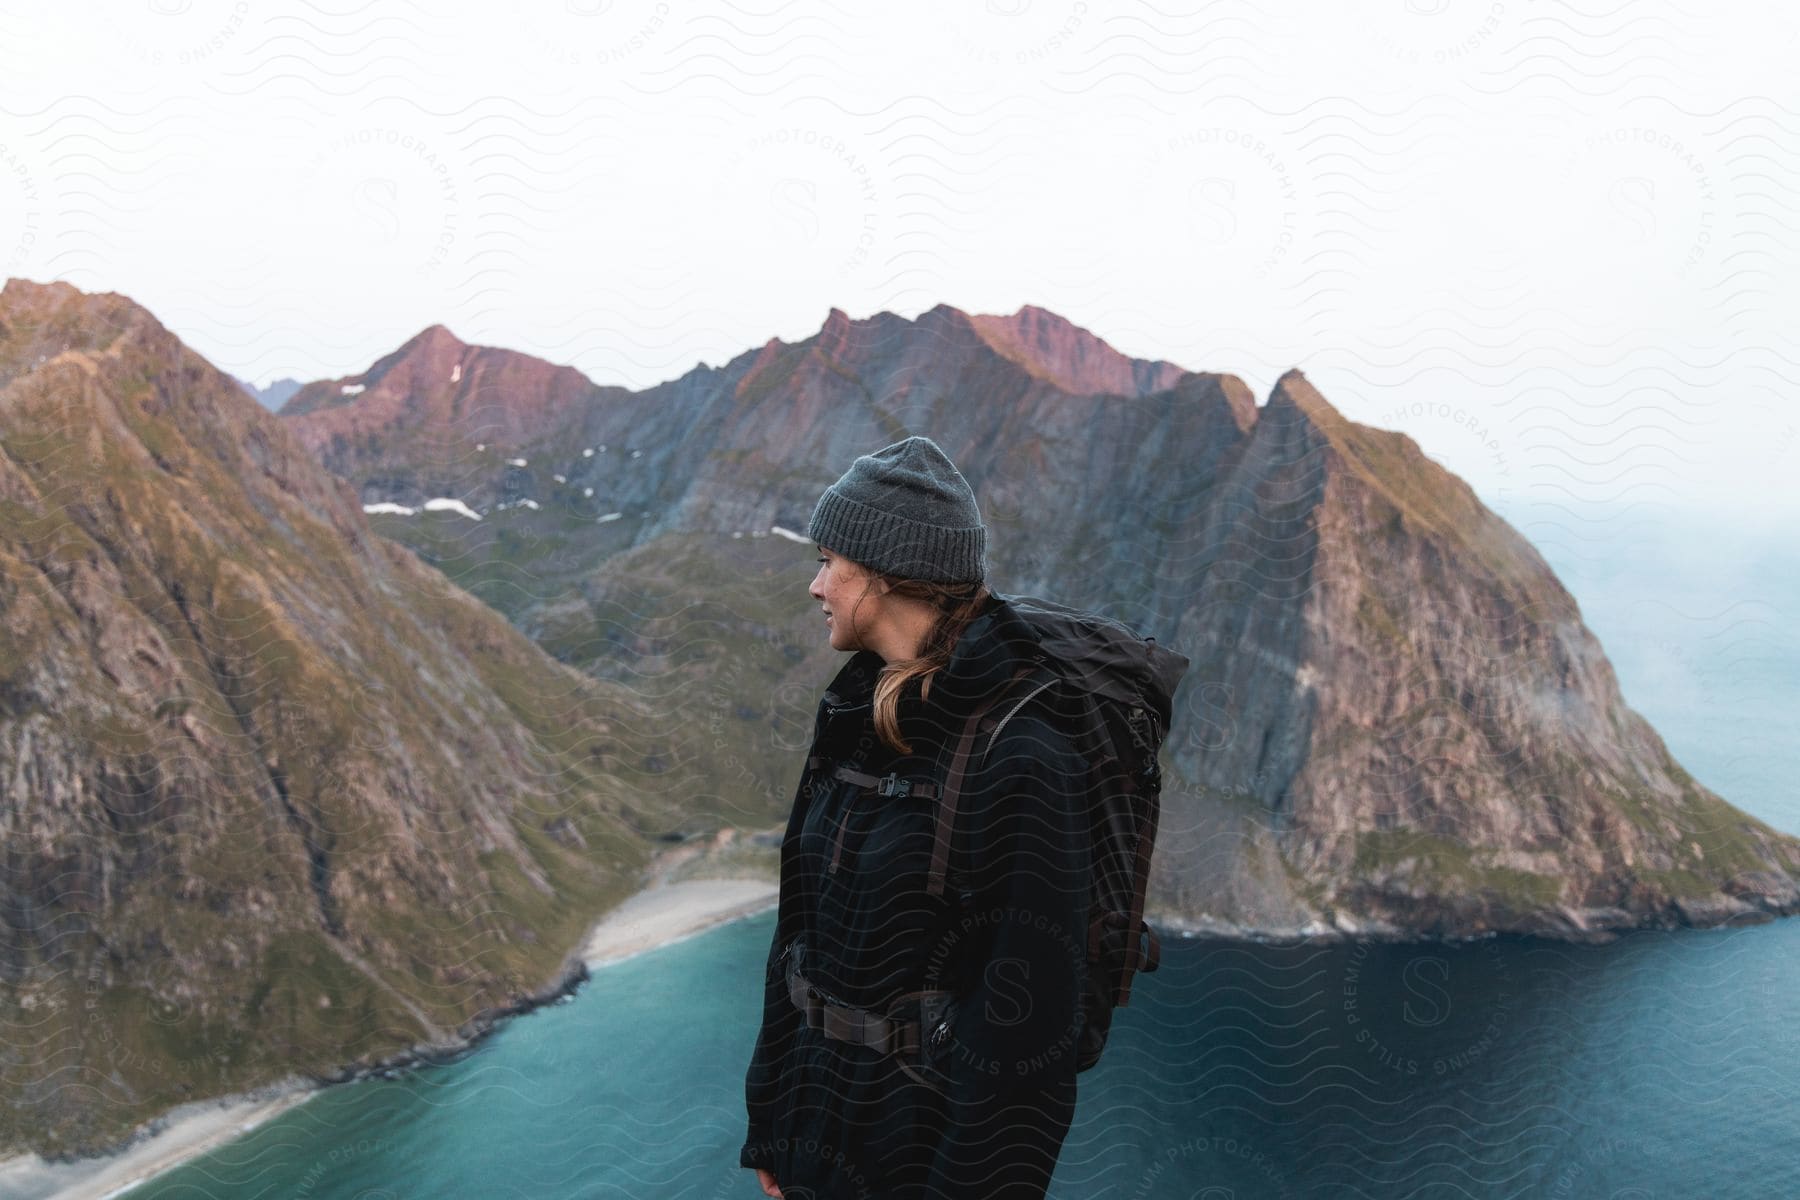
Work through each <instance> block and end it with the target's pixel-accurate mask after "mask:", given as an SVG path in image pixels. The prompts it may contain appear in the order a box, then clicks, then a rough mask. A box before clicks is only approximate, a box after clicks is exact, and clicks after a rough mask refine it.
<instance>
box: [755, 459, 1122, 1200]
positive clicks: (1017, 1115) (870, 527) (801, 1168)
mask: <svg viewBox="0 0 1800 1200" xmlns="http://www.w3.org/2000/svg"><path fill="white" fill-rule="evenodd" d="M808 533H809V536H810V537H811V538H812V539H813V540H814V542H815V543H816V544H817V546H818V549H819V554H820V557H819V563H820V566H819V571H818V574H817V575H816V576H815V577H814V579H813V582H812V585H811V589H810V590H811V593H812V596H813V598H814V599H815V600H817V601H818V602H819V604H820V606H821V608H822V609H823V612H824V618H823V619H824V620H825V622H826V627H827V629H828V631H829V636H830V639H831V645H832V647H833V648H834V649H838V650H845V651H851V652H853V653H852V656H851V658H850V660H849V661H848V662H846V663H845V664H844V666H843V668H842V669H841V670H840V671H839V672H838V674H837V676H836V677H835V678H834V679H833V680H832V682H831V685H830V686H829V688H828V689H827V690H826V692H825V695H824V697H823V699H822V700H821V702H820V705H819V712H818V716H817V719H816V720H815V723H814V727H813V740H812V745H811V749H810V752H809V754H808V756H807V764H806V769H805V771H804V772H803V773H802V775H801V779H800V784H799V787H798V789H797V791H796V795H795V800H794V808H793V812H792V814H791V816H790V817H789V820H788V828H787V835H786V837H785V839H784V841H783V842H782V850H781V899H780V904H779V908H778V915H777V920H776V929H775V935H774V937H773V939H772V940H771V942H770V946H769V957H768V961H767V964H766V968H765V972H764V985H765V986H764V998H763V1021H762V1028H761V1031H760V1032H759V1034H758V1036H757V1041H756V1048H755V1052H754V1054H753V1056H752V1059H751V1063H750V1069H749V1072H748V1075H747V1078H746V1080H745V1095H746V1100H747V1107H748V1111H749V1118H750V1120H749V1135H748V1137H747V1138H746V1140H745V1142H744V1145H743V1148H742V1151H741V1153H740V1157H739V1161H740V1163H741V1165H743V1166H745V1167H750V1168H754V1169H755V1170H756V1176H757V1181H758V1182H759V1183H760V1184H761V1186H762V1191H763V1193H764V1194H765V1195H768V1196H777V1197H784V1198H785V1200H825V1198H827V1197H829V1198H831V1200H852V1198H856V1200H862V1198H869V1197H883V1198H896V1200H897V1198H906V1200H913V1198H919V1200H925V1198H935V1200H971V1198H975V1197H980V1198H982V1200H987V1198H995V1200H1026V1198H1032V1200H1035V1198H1038V1197H1042V1196H1043V1195H1044V1192H1045V1189H1046V1188H1047V1187H1048V1185H1049V1179H1050V1174H1051V1171H1052V1169H1053V1168H1054V1166H1055V1163H1056V1159H1057V1156H1058V1154H1059V1153H1060V1151H1061V1148H1062V1143H1063V1139H1064V1137H1065V1136H1066V1135H1067V1133H1068V1129H1069V1125H1070V1122H1071V1119H1072V1117H1073V1113H1074V1105H1075V1049H1076V1046H1077V1044H1078V1039H1079V1037H1080V1032H1081V1000H1080V997H1081V993H1082V988H1083V986H1084V984H1085V972H1086V959H1085V946H1084V944H1083V941H1082V931H1083V930H1084V929H1085V926H1086V919H1087V911H1088V900H1089V884H1090V880H1089V858H1088V853H1089V851H1088V842H1087V826H1086V824H1085V816H1084V813H1083V810H1082V807H1081V804H1082V797H1081V796H1080V795H1079V794H1077V792H1076V791H1075V789H1074V787H1073V785H1072V784H1071V783H1070V781H1071V780H1073V779H1075V778H1077V777H1079V774H1080V771H1079V768H1080V760H1079V759H1078V758H1077V756H1076V754H1075V752H1074V750H1073V749H1072V748H1071V746H1070V743H1069V741H1068V739H1067V737H1066V736H1064V735H1063V734H1062V733H1061V732H1059V722H1060V719H1061V714H1060V713H1059V711H1058V697H1057V689H1056V688H1054V687H1053V688H1050V689H1048V690H1043V689H1038V690H1037V691H1036V692H1035V693H1034V694H1032V695H1031V696H1030V697H1029V698H1026V697H1025V696H1023V695H1022V692H1023V691H1024V689H1021V688H1018V687H1014V686H1013V685H1014V684H1015V682H1017V674H1018V673H1019V672H1020V670H1021V669H1022V668H1024V667H1026V666H1028V665H1029V664H1030V663H1031V662H1032V661H1033V660H1034V656H1037V655H1039V654H1040V653H1041V652H1040V651H1039V650H1038V648H1037V641H1036V638H1035V637H1034V636H1033V634H1032V633H1031V631H1030V628H1029V627H1028V626H1027V625H1026V624H1025V623H1024V622H1023V620H1021V619H1020V618H1019V616H1018V615H1017V614H1016V613H1015V612H1014V611H1013V610H1012V608H1011V606H1010V605H1009V604H1008V603H1007V602H1006V600H1005V599H1004V598H1002V597H1000V596H997V595H995V594H993V593H992V592H990V591H989V590H988V588H987V587H986V586H985V585H984V583H983V579H984V577H985V574H986V569H985V568H986V564H985V551H986V536H987V530H986V528H985V526H983V525H982V523H981V517H980V512H979V510H978V509H977V507H976V503H975V497H974V494H973V493H972V492H971V490H970V488H969V485H968V483H967V481H965V480H964V478H963V476H962V474H961V473H960V472H959V471H957V469H956V467H955V466H954V465H952V463H951V462H950V460H949V459H948V458H947V457H945V455H944V452H943V451H942V450H941V449H940V448H939V447H938V446H937V444H936V443H935V442H933V441H932V440H931V439H930V438H925V437H909V438H907V439H905V440H904V441H901V442H897V443H895V444H893V445H891V446H887V447H885V448H883V449H881V450H878V451H876V452H875V453H874V454H867V455H863V456H862V457H860V458H858V459H856V461H855V462H854V463H853V464H852V465H851V467H850V469H849V470H848V471H846V472H845V473H844V475H843V477H842V478H840V479H839V480H838V481H837V482H836V483H834V484H832V485H831V486H830V487H829V488H827V489H826V491H825V493H824V495H823V496H821V497H820V499H819V502H818V504H817V506H816V507H815V509H814V511H813V515H812V521H811V524H810V526H809V530H808ZM1021 700H1024V701H1025V702H1024V703H1020V701H1021ZM989 705H991V706H992V708H991V709H990V710H989V711H990V712H991V713H992V714H993V718H994V719H998V718H999V717H1001V716H1004V720H1003V721H1001V723H1000V724H999V725H998V727H997V728H994V729H992V730H991V731H989V732H988V733H984V735H983V736H982V737H981V739H980V741H979V742H978V743H975V745H976V746H977V748H978V752H977V753H965V754H964V755H961V756H959V755H958V754H957V749H958V743H959V741H960V740H961V736H960V735H961V734H962V731H963V729H964V722H965V718H966V717H967V716H968V715H969V714H970V713H971V712H974V711H975V710H976V709H977V708H979V707H983V706H989ZM1008 714H1010V715H1008ZM990 737H991V740H990ZM958 762H960V763H961V764H962V766H963V775H962V784H961V787H960V789H959V803H958V805H957V809H956V815H955V819H954V822H953V824H951V825H950V826H947V827H946V828H947V829H948V830H950V832H951V834H952V835H953V836H951V838H950V842H949V843H948V854H949V858H948V870H947V872H946V873H945V876H944V878H945V880H946V886H944V887H943V888H942V890H941V894H938V895H932V894H930V890H929V889H928V888H927V886H926V883H927V879H928V872H929V867H930V864H931V859H932V854H933V852H934V849H937V847H936V844H935V843H936V838H937V836H938V825H937V820H936V818H937V802H938V801H937V796H938V794H939V791H938V790H934V789H940V790H941V786H942V784H943V782H944V780H945V778H946V776H947V774H948V773H949V771H950V770H951V769H952V768H953V767H954V766H955V765H956V764H957V763H958ZM884 780H885V782H884Z"/></svg>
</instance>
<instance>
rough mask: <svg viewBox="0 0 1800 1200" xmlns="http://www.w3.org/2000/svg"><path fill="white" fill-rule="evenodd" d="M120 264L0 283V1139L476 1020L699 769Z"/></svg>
mask: <svg viewBox="0 0 1800 1200" xmlns="http://www.w3.org/2000/svg"><path fill="white" fill-rule="evenodd" d="M674 745H677V743H676V741H675V740H674V739H673V738H672V737H670V736H669V735H667V734H665V733H664V732H662V731H660V730H659V729H658V720H657V715H656V714H655V713H653V712H649V711H647V710H645V709H644V708H643V707H642V706H641V705H640V703H639V701H638V698H637V697H635V696H633V695H632V694H630V693H627V692H624V691H623V690H621V689H618V688H616V687H611V686H609V685H606V684H604V683H601V682H598V681H596V680H594V679H593V678H591V677H590V676H587V675H584V674H582V673H579V672H577V671H574V670H571V669H569V668H567V667H565V666H563V665H561V664H559V663H557V662H556V661H555V660H554V659H552V658H550V657H549V656H547V655H545V654H544V653H543V652H542V651H541V650H539V649H538V648H537V647H536V646H535V645H533V644H532V643H531V642H530V641H529V640H528V639H526V638H524V637H522V636H521V635H520V634H519V633H518V632H517V631H516V630H515V629H513V628H512V627H511V626H510V625H508V624H507V622H506V621H505V620H504V619H502V618H501V617H500V616H498V615H497V614H495V613H494V612H493V611H492V610H491V609H489V608H487V607H486V606H484V605H482V604H480V603H479V602H477V601H476V600H474V599H473V598H471V597H470V596H468V595H467V594H466V593H463V592H461V591H460V590H458V589H457V588H455V587H453V586H451V585H450V584H449V583H448V582H446V581H445V579H444V578H443V576H442V575H441V574H440V573H439V572H437V571H435V570H432V569H430V568H429V567H426V566H424V565H422V564H421V563H420V562H419V561H418V560H417V558H416V557H415V556H414V555H413V554H412V553H410V552H408V551H406V550H404V549H402V548H401V547H399V546H398V545H396V544H395V543H393V542H391V541H388V540H387V539H385V538H382V537H378V536H375V535H374V534H373V533H372V532H371V531H370V529H369V526H368V522H367V518H366V517H365V516H364V514H363V513H362V511H361V510H360V507H359V505H358V504H357V503H356V496H355V494H354V492H353V491H352V490H351V489H350V488H349V487H348V486H347V485H345V484H344V483H343V482H342V481H341V480H339V479H337V478H334V477H333V476H331V475H330V474H328V473H327V472H326V471H325V470H324V469H323V468H321V467H320V465H319V464H318V462H317V461H316V460H315V458H314V457H313V456H312V455H311V454H310V453H309V452H308V451H307V449H306V448H305V447H304V446H302V445H301V444H300V442H299V441H298V440H297V439H296V438H295V437H294V435H293V433H292V432H291V431H290V429H289V428H288V427H287V426H286V425H285V424H284V423H283V422H281V421H280V420H279V419H278V418H276V417H275V416H274V415H273V414H271V413H269V412H266V411H264V410H263V409H262V408H260V407H259V406H258V404H257V403H256V401H255V400H253V399H252V398H251V397H249V396H247V395H246V394H245V393H244V392H243V391H242V389H241V388H240V387H238V386H237V385H236V383H235V382H233V381H232V380H231V379H230V378H229V377H227V376H226V375H224V374H222V373H221V372H219V371H218V370H216V369H214V368H213V367H212V366H211V365H210V364H209V363H207V362H206V361H205V360H204V359H202V358H201V357H200V356H198V355H197V354H195V353H194V352H193V351H191V350H190V349H188V348H187V347H185V346H184V345H182V343H181V342H180V341H179V340H178V339H177V338H176V337H175V336H173V335H172V334H171V333H170V332H169V331H168V330H166V329H164V328H163V327H162V326H161V325H160V324H159V323H158V322H157V321H156V320H155V319H154V318H153V317H152V316H151V315H150V314H149V313H147V312H145V311H144V310H143V309H142V308H140V307H138V306H137V305H135V304H133V303H131V302H130V301H129V300H127V299H125V298H124V297H121V296H117V295H113V294H95V295H88V294H84V293H82V292H80V291H78V290H76V289H75V288H73V287H71V286H69V285H67V284H62V283H56V284H48V285H40V284H35V283H30V282H26V281H23V280H17V279H14V280H9V281H8V282H7V283H6V285H5V288H4V290H3V291H0V854H3V855H4V863H3V866H0V1021H3V1022H4V1024H5V1026H6V1028H7V1029H9V1030H11V1031H12V1034H11V1035H9V1036H8V1037H6V1038H5V1039H4V1040H3V1041H0V1146H4V1147H13V1146H30V1147H32V1148H35V1149H39V1150H41V1151H44V1152H46V1153H57V1152H69V1151H74V1150H79V1149H92V1148H94V1147H96V1146H100V1145H104V1144H106V1143H107V1142H108V1141H109V1140H110V1139H113V1138H115V1137H116V1136H118V1135H119V1134H120V1133H122V1132H123V1131H124V1130H126V1129H129V1128H130V1127H131V1126H132V1125H133V1124H134V1123H135V1122H137V1121H140V1120H142V1119H144V1118H146V1117H148V1116H151V1115H153V1114H155V1113H157V1112H160V1111H162V1110H163V1109H166V1108H167V1107H169V1106H170V1105H173V1104H176V1103H179V1102H181V1101H183V1100H186V1099H192V1098H197V1097H198V1096H202V1095H206V1094H212V1093H217V1092H225V1091H232V1090H237V1089H240V1088H245V1087H250V1086H254V1085H256V1084H259V1083H262V1082H265V1081H267V1080H270V1079H274V1078H277V1077H280V1076H285V1075H287V1074H289V1073H291V1072H294V1071H299V1072H302V1073H305V1072H313V1073H316V1074H321V1075H329V1074H332V1073H335V1072H338V1071H339V1070H340V1069H342V1068H344V1067H345V1066H346V1065H349V1064H354V1063H357V1062H372V1061H376V1060H379V1059H382V1058H384V1057H386V1056H389V1055H392V1054H394V1053H396V1052H398V1051H404V1050H405V1049H407V1048H408V1047H413V1046H416V1045H427V1044H436V1045H438V1046H440V1047H443V1046H449V1045H454V1044H456V1043H458V1041H459V1039H461V1038H462V1037H464V1036H466V1035H468V1034H470V1033H471V1032H472V1031H475V1030H478V1029H479V1028H481V1027H482V1026H483V1024H484V1022H486V1021H488V1020H489V1019H491V1016H492V1014H494V1013H495V1012H497V1011H500V1010H502V1009H505V1008H506V1007H508V1006H512V1005H516V1004H518V1003H521V1002H529V1001H530V1000H531V999H532V998H533V997H535V998H539V999H541V998H542V997H544V996H546V995H549V994H554V992H555V991H557V990H559V989H562V988H565V987H567V986H569V985H570V984H572V983H573V982H574V981H575V979H577V978H578V977H579V973H580V969H581V968H580V964H579V960H578V959H577V958H575V957H572V956H571V955H570V951H571V948H572V947H575V946H577V944H578V943H579V941H580V939H581V936H582V934H583V932H584V931H585V930H586V929H587V927H588V926H589V924H590V923H591V922H592V921H593V919H594V918H595V917H596V916H597V915H598V914H599V913H601V912H602V911H604V910H605V909H606V908H607V907H609V906H610V905H611V904H612V903H614V902H616V901H617V900H619V899H621V898H623V896H624V895H626V894H628V893H629V892H630V891H631V890H633V888H634V886H635V877H636V873H637V870H638V868H639V867H640V865H641V864H642V863H643V862H644V861H645V859H646V857H647V854H648V851H649V849H650V847H652V846H653V844H654V835H656V834H659V833H662V832H665V831H667V830H670V829H672V828H674V826H675V825H677V824H678V823H679V822H680V820H681V819H682V814H685V813H686V812H688V811H692V810H693V809H694V808H695V806H696V802H695V799H694V797H695V796H696V795H702V794H704V792H705V788H704V786H703V779H702V778H701V774H700V772H701V770H702V769H703V768H704V767H705V763H704V762H703V761H701V760H700V759H698V758H697V757H696V756H695V755H694V754H692V753H681V752H677V751H675V750H672V749H671V748H670V747H671V746H674Z"/></svg>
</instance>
